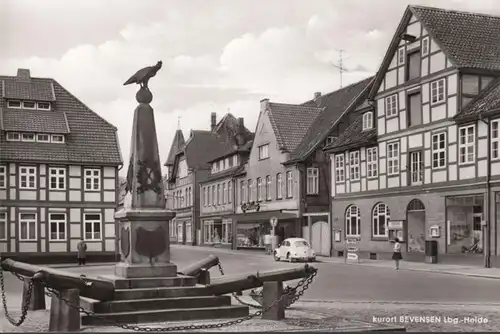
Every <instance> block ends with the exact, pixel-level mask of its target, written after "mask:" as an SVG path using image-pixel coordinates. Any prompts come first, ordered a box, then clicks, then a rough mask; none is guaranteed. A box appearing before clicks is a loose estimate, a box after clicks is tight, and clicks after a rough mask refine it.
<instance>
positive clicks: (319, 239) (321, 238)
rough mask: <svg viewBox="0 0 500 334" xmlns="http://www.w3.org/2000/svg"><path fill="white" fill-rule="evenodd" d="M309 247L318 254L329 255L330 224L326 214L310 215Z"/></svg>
mask: <svg viewBox="0 0 500 334" xmlns="http://www.w3.org/2000/svg"><path fill="white" fill-rule="evenodd" d="M310 219H311V247H312V248H313V249H314V252H316V254H318V255H323V256H330V244H331V237H330V225H329V223H328V216H310Z"/></svg>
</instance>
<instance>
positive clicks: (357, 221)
mask: <svg viewBox="0 0 500 334" xmlns="http://www.w3.org/2000/svg"><path fill="white" fill-rule="evenodd" d="M345 234H346V236H347V237H358V236H359V235H360V234H361V210H359V208H358V207H357V206H356V205H351V206H350V207H348V208H347V211H346V213H345Z"/></svg>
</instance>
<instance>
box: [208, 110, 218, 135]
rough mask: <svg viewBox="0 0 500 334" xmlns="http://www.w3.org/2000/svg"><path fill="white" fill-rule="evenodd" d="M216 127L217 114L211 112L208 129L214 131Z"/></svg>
mask: <svg viewBox="0 0 500 334" xmlns="http://www.w3.org/2000/svg"><path fill="white" fill-rule="evenodd" d="M216 126H217V113H214V112H213V113H212V115H211V116H210V129H211V130H212V131H214V130H215V127H216Z"/></svg>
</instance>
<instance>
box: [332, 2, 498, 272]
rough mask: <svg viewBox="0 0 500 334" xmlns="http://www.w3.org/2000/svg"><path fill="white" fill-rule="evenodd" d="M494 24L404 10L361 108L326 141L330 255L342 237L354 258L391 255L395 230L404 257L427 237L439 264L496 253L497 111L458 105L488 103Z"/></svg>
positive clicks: (421, 253)
mask: <svg viewBox="0 0 500 334" xmlns="http://www.w3.org/2000/svg"><path fill="white" fill-rule="evenodd" d="M486 22H488V24H489V25H491V27H490V28H491V29H486V30H489V31H485V30H484V29H483V28H484V24H485V23H486ZM464 27H465V28H464ZM499 29H500V19H499V18H493V17H490V16H486V15H480V14H471V13H461V12H455V11H449V10H441V9H436V8H428V7H420V6H409V7H408V8H407V10H406V12H405V14H404V16H403V19H402V22H401V24H400V26H399V28H398V30H397V31H396V33H395V35H394V38H393V40H392V41H391V44H390V46H389V49H388V51H387V53H386V56H385V58H384V61H383V63H382V65H381V68H380V70H379V71H378V73H377V76H376V77H375V81H374V84H373V87H372V88H371V92H370V94H369V96H368V99H367V103H365V108H363V109H362V110H360V112H361V113H362V115H361V116H359V117H358V118H357V119H356V121H355V122H354V123H353V124H352V125H351V126H350V127H349V128H348V129H347V130H346V131H345V132H344V133H342V134H341V136H340V137H339V138H338V139H337V140H336V141H335V142H334V143H332V144H331V145H330V146H328V147H327V148H326V150H327V151H328V152H329V153H330V154H331V155H330V157H331V175H332V181H331V182H332V185H333V186H332V197H333V201H332V218H333V227H334V229H335V231H334V238H333V240H332V242H333V248H334V249H335V250H336V251H337V252H343V251H344V249H345V239H346V238H352V239H356V240H358V241H357V242H358V248H359V249H360V251H361V254H362V256H367V257H368V256H370V257H371V258H373V257H378V258H384V257H389V256H390V253H391V251H392V245H391V243H390V242H389V241H390V240H392V239H393V238H394V237H396V236H397V237H399V239H401V240H403V242H404V245H405V246H404V251H405V252H406V255H403V256H404V257H406V258H407V259H415V260H424V258H425V251H426V245H428V243H427V241H431V240H433V241H436V242H437V249H438V254H439V255H440V256H441V260H442V261H447V260H452V259H457V258H460V259H464V258H467V260H466V261H471V262H477V263H481V262H482V261H484V259H483V257H484V254H483V253H485V249H486V250H487V252H488V254H490V252H491V254H492V255H493V256H494V257H495V256H497V255H499V254H500V253H499V250H498V248H497V242H498V230H497V229H496V225H497V223H498V217H496V216H497V215H498V211H496V207H497V206H498V204H496V203H495V200H496V199H498V194H497V191H498V189H499V188H498V185H499V183H498V182H499V180H500V178H499V177H500V165H499V164H498V163H497V162H495V159H498V144H495V143H497V142H498V139H497V138H498V120H496V119H494V118H493V119H491V120H489V118H488V117H494V116H492V115H494V113H491V111H489V112H488V115H489V116H488V117H481V116H480V112H476V113H475V114H473V116H470V115H469V114H470V112H469V111H468V110H470V109H471V108H475V109H474V110H476V109H478V110H479V109H484V106H485V105H488V103H489V102H491V101H492V100H494V97H495V95H494V93H492V91H493V92H494V91H495V90H494V88H495V85H497V82H498V80H497V79H496V78H498V77H499V75H500V48H499V47H498V45H500V44H499V42H500V39H499V36H498V34H497V32H498V31H499ZM463 41H467V43H465V44H466V45H464V43H463ZM479 50H482V51H479ZM488 50H489V51H488ZM486 51H488V52H489V54H490V56H491V57H490V56H488V57H486V56H485V53H484V52H486ZM492 55H494V56H492ZM487 102H488V103H487ZM490 104H491V103H490ZM464 115H468V116H467V117H465V116H464ZM495 147H496V151H495ZM487 257H488V261H489V256H487Z"/></svg>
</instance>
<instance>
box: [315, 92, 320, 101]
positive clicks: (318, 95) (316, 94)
mask: <svg viewBox="0 0 500 334" xmlns="http://www.w3.org/2000/svg"><path fill="white" fill-rule="evenodd" d="M320 97H321V92H316V93H314V99H315V100H317V99H319V98H320Z"/></svg>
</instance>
